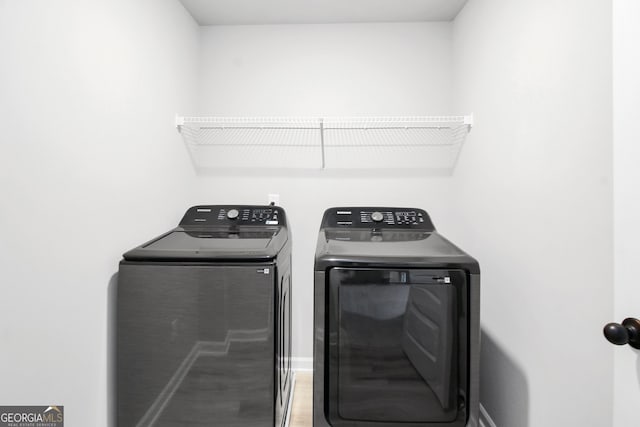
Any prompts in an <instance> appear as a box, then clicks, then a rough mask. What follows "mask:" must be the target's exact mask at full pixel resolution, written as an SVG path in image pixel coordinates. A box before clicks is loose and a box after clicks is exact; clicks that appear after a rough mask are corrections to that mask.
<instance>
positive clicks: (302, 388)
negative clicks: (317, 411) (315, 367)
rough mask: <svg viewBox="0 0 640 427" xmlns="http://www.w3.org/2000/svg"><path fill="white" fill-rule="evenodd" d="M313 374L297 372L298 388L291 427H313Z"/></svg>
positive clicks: (295, 393)
mask: <svg viewBox="0 0 640 427" xmlns="http://www.w3.org/2000/svg"><path fill="white" fill-rule="evenodd" d="M312 408H313V374H312V373H311V372H309V371H298V372H296V388H295V392H294V394H293V407H292V408H291V420H290V421H289V427H312V425H313V409H312Z"/></svg>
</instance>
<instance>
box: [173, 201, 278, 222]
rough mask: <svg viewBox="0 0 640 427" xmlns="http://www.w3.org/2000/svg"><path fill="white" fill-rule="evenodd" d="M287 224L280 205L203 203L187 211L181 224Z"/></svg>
mask: <svg viewBox="0 0 640 427" xmlns="http://www.w3.org/2000/svg"><path fill="white" fill-rule="evenodd" d="M235 225H262V226H268V225H285V217H284V210H283V209H282V208H280V207H279V206H271V205H267V206H254V205H251V206H247V205H203V206H194V207H192V208H190V209H189V210H188V211H187V213H185V215H184V217H183V218H182V221H180V226H183V227H184V226H235Z"/></svg>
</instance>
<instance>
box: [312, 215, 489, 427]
mask: <svg viewBox="0 0 640 427" xmlns="http://www.w3.org/2000/svg"><path fill="white" fill-rule="evenodd" d="M314 288H315V289H314V376H313V425H314V427H329V426H331V427H372V426H376V427H399V426H402V427H435V426H447V427H476V426H478V411H479V403H478V393H479V387H478V384H479V383H478V369H479V342H480V325H479V321H480V269H479V266H478V262H477V261H476V260H475V259H473V258H472V257H471V256H469V255H468V254H466V253H465V252H463V251H462V250H461V249H459V248H458V247H456V246H455V245H453V244H452V243H451V242H450V241H448V240H447V239H445V238H444V237H443V236H442V235H440V234H439V233H438V232H437V231H436V229H435V227H434V226H433V223H432V222H431V219H430V218H429V215H428V214H427V212H425V211H424V210H421V209H414V208H390V207H340V208H331V209H328V210H327V211H326V212H325V214H324V217H323V219H322V225H321V228H320V233H319V236H318V244H317V249H316V257H315V279H314Z"/></svg>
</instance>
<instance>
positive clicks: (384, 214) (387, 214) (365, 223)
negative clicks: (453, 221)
mask: <svg viewBox="0 0 640 427" xmlns="http://www.w3.org/2000/svg"><path fill="white" fill-rule="evenodd" d="M322 226H323V227H338V228H409V229H419V230H431V231H434V230H435V228H434V226H433V223H432V222H431V218H429V215H428V214H427V212H425V211H424V210H422V209H415V208H389V207H351V208H331V209H327V210H326V211H325V213H324V218H323V220H322Z"/></svg>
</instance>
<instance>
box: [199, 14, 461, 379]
mask: <svg viewBox="0 0 640 427" xmlns="http://www.w3.org/2000/svg"><path fill="white" fill-rule="evenodd" d="M201 58H202V59H201V60H202V67H201V74H200V88H201V93H200V98H199V105H200V111H201V113H203V114H212V115H231V116H233V115H237V116H245V115H246V116H250V115H258V116H261V115H262V116H264V115H266V116H277V115H285V116H286V115H293V116H314V115H330V116H337V115H420V114H450V113H451V111H450V105H451V62H450V61H451V27H450V24H448V23H412V24H335V25H333V24H332V25H261V26H235V27H234V26H215V27H203V28H202V33H201ZM199 182H200V190H199V194H200V195H201V197H202V202H203V203H204V202H206V203H247V204H253V203H266V202H267V194H269V193H278V194H280V204H281V205H282V206H283V207H284V208H285V209H286V211H287V213H288V215H289V220H290V222H291V228H292V232H293V258H294V260H293V280H294V281H293V286H294V289H293V336H294V342H293V353H294V356H295V357H299V358H311V356H312V350H313V335H312V328H313V254H314V252H315V245H316V239H317V233H318V228H319V226H320V220H321V218H322V214H323V212H324V210H325V209H327V208H329V207H331V206H341V205H342V206H343V205H355V206H363V205H365V206H366V205H374V206H375V205H381V206H415V207H422V208H425V209H427V210H428V211H429V212H430V214H431V215H432V218H433V221H434V223H435V224H436V226H437V227H440V228H441V229H442V227H443V226H444V224H445V222H446V218H447V213H446V212H447V206H448V204H447V203H446V202H445V200H447V199H448V197H449V195H448V193H447V189H448V180H447V178H442V177H439V178H433V177H431V178H429V177H425V176H424V175H421V176H415V175H411V174H410V173H409V172H407V173H405V174H402V173H401V174H399V175H398V174H389V173H385V172H380V173H379V174H375V175H373V174H371V173H370V172H369V173H355V174H353V175H351V176H348V175H345V174H342V175H341V174H339V173H331V172H330V171H323V172H319V171H318V172H312V171H311V172H309V171H307V173H293V172H286V171H276V173H274V174H272V175H261V174H259V173H252V172H251V171H242V172H238V173H237V174H233V176H229V175H219V176H202V177H200V181H199ZM302 366H310V359H307V360H306V364H304V363H303V364H302Z"/></svg>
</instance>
